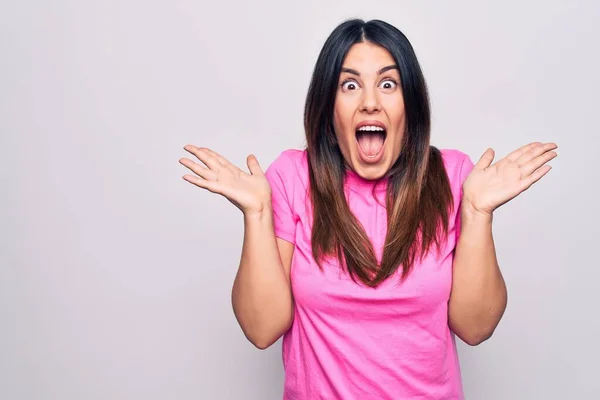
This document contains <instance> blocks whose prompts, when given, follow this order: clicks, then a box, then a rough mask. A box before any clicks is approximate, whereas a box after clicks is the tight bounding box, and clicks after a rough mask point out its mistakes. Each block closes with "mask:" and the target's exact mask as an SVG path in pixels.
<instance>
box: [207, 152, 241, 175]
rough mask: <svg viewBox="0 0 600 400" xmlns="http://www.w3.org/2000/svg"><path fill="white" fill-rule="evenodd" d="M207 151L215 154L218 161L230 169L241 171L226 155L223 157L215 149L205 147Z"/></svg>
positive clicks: (212, 154)
mask: <svg viewBox="0 0 600 400" xmlns="http://www.w3.org/2000/svg"><path fill="white" fill-rule="evenodd" d="M205 151H206V152H208V154H210V155H211V156H213V157H214V158H215V159H216V160H217V162H218V163H219V164H220V165H222V166H223V167H225V168H229V169H230V170H232V171H235V172H239V171H241V170H240V169H239V168H238V167H236V166H235V165H233V164H232V163H231V162H230V161H229V160H228V159H226V158H225V157H223V156H222V155H220V154H219V153H217V152H216V151H213V150H211V149H205Z"/></svg>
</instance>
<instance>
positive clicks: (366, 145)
mask: <svg viewBox="0 0 600 400" xmlns="http://www.w3.org/2000/svg"><path fill="white" fill-rule="evenodd" d="M386 137H387V131H386V130H385V128H383V127H381V126H377V125H364V126H361V127H360V128H358V129H357V130H356V142H357V143H358V147H359V149H360V153H361V155H362V156H364V157H366V158H367V159H376V158H378V156H379V155H380V154H381V153H382V151H383V144H384V143H385V139H386Z"/></svg>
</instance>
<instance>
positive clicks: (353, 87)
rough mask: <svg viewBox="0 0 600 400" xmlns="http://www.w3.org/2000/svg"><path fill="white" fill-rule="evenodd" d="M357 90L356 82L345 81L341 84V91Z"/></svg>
mask: <svg viewBox="0 0 600 400" xmlns="http://www.w3.org/2000/svg"><path fill="white" fill-rule="evenodd" d="M356 89H358V85H357V83H356V82H354V81H352V80H345V81H344V82H342V90H356Z"/></svg>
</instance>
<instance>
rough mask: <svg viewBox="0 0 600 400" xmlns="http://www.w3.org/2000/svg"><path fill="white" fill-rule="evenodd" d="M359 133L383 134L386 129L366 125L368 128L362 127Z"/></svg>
mask: <svg viewBox="0 0 600 400" xmlns="http://www.w3.org/2000/svg"><path fill="white" fill-rule="evenodd" d="M358 130H359V131H380V132H383V131H384V130H385V129H383V128H381V127H379V126H372V125H366V126H361V127H360V128H358Z"/></svg>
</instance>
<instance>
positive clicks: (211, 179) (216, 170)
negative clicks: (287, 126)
mask: <svg viewBox="0 0 600 400" xmlns="http://www.w3.org/2000/svg"><path fill="white" fill-rule="evenodd" d="M184 149H185V150H186V151H188V152H190V153H191V154H193V155H194V156H196V157H197V158H198V160H200V161H201V162H202V164H204V165H201V164H199V163H196V162H194V161H192V160H189V159H187V158H182V159H180V160H179V162H180V163H181V164H182V165H184V166H186V167H187V168H189V169H190V170H191V171H192V172H194V173H195V175H189V174H188V175H184V176H183V179H185V180H186V181H188V182H190V183H192V184H194V185H196V186H198V187H200V188H202V189H206V190H208V191H210V192H212V193H217V194H220V195H222V196H224V197H225V198H227V199H228V200H229V201H230V202H231V203H233V204H234V205H235V206H236V207H237V208H239V209H240V210H241V211H242V212H243V213H244V214H246V215H249V214H252V213H259V212H262V211H263V210H264V209H266V208H269V207H270V204H271V187H270V186H269V182H268V181H267V179H266V178H265V174H264V172H263V171H262V169H261V168H260V165H259V164H258V161H257V160H256V157H255V156H254V155H249V156H248V158H247V159H246V163H247V165H248V170H249V171H250V173H247V172H244V171H242V170H241V169H239V168H238V167H236V166H235V165H233V164H232V163H230V162H229V161H228V160H226V159H225V158H224V157H223V156H221V155H219V154H217V153H215V152H214V151H212V150H210V149H207V148H203V147H196V146H193V145H187V146H185V147H184Z"/></svg>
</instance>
